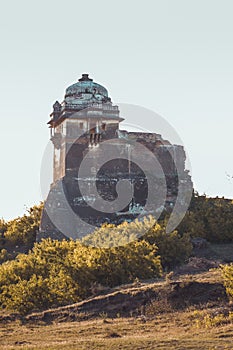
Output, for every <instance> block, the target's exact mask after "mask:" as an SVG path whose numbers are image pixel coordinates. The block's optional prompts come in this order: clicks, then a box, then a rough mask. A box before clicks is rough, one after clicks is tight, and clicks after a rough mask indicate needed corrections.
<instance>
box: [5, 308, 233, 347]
mask: <svg viewBox="0 0 233 350" xmlns="http://www.w3.org/2000/svg"><path fill="white" fill-rule="evenodd" d="M232 342H233V327H232V324H227V325H223V326H220V327H217V328H216V327H213V328H208V331H207V330H206V329H205V328H202V327H201V328H200V327H197V326H196V324H195V322H194V321H193V310H186V311H184V312H171V313H165V314H162V315H158V316H157V317H155V318H154V319H147V318H146V317H139V318H127V319H124V318H118V319H104V320H103V319H100V318H99V319H96V320H91V321H81V322H65V323H55V322H54V323H52V324H50V325H45V324H30V323H28V324H26V325H21V324H20V323H19V322H14V323H8V324H2V325H1V326H0V348H1V349H2V350H9V349H21V350H22V349H38V350H39V349H40V350H44V349H47V350H48V349H51V350H55V349H56V350H60V349H71V350H72V349H78V350H84V349H88V350H92V349H93V350H99V349H107V350H108V349H109V350H110V349H111V350H116V349H125V350H126V349H134V350H143V349H145V350H152V349H158V350H160V349H183V350H188V349H203V350H205V349H206V350H207V349H208V350H210V349H231V350H232Z"/></svg>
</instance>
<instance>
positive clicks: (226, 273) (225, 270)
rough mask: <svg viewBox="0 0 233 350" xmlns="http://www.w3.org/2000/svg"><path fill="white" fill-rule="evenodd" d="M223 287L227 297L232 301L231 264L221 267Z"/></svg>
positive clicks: (232, 279) (232, 272)
mask: <svg viewBox="0 0 233 350" xmlns="http://www.w3.org/2000/svg"><path fill="white" fill-rule="evenodd" d="M221 270H222V275H223V280H224V286H225V287H226V292H227V294H228V295H229V297H230V298H231V299H232V300H233V264H230V265H222V266H221Z"/></svg>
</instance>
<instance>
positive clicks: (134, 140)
mask: <svg viewBox="0 0 233 350" xmlns="http://www.w3.org/2000/svg"><path fill="white" fill-rule="evenodd" d="M123 120H124V119H123V118H122V117H121V116H120V111H119V108H118V106H116V105H114V104H113V103H112V101H111V98H110V97H109V96H108V91H107V89H106V88H105V87H103V86H102V85H100V84H97V83H95V82H93V80H92V79H90V78H89V76H88V74H83V75H82V77H81V78H80V79H79V80H78V82H77V83H75V84H73V85H71V86H70V87H68V88H67V89H66V93H65V98H64V101H63V102H62V103H59V102H58V101H56V102H55V104H54V105H53V112H52V113H51V115H50V121H49V122H48V124H49V127H50V132H51V135H50V136H51V141H52V143H53V147H54V156H53V183H52V184H51V189H50V192H49V194H48V198H47V200H46V201H45V207H44V211H43V214H42V220H41V227H40V233H39V235H38V237H39V239H40V238H42V237H47V236H52V237H54V238H59V237H64V236H68V237H72V238H80V237H82V236H83V235H85V234H87V233H89V232H91V231H92V230H93V227H98V226H100V225H102V224H103V223H105V222H108V223H114V224H119V223H121V222H122V221H125V220H126V221H131V220H134V219H135V218H136V217H142V216H144V215H149V214H156V213H157V214H158V213H159V214H160V212H161V211H162V210H171V209H172V207H173V206H174V204H175V202H176V200H177V196H178V187H179V182H180V181H182V183H183V184H184V185H185V186H187V188H188V187H189V188H190V186H191V185H192V182H191V178H190V176H189V174H188V171H187V170H186V169H185V152H184V149H183V147H182V146H180V145H172V144H171V143H170V142H169V141H167V140H164V139H163V138H162V136H161V135H159V134H156V133H144V132H129V131H126V130H121V128H120V123H121V122H122V121H123ZM151 155H153V157H154V159H156V161H155V162H153V160H152V158H153V157H152V158H151ZM140 157H141V158H143V162H141V163H140V161H139V162H138V159H139V158H140ZM84 163H85V166H83V164H84ZM140 164H143V165H142V166H140ZM148 176H149V178H151V180H149V182H150V184H152V185H151V186H153V191H152V190H151V189H150V186H149V182H148ZM122 180H123V181H122ZM124 180H126V181H127V182H128V183H129V184H131V187H130V189H129V186H128V185H127V186H128V187H127V186H126V190H125V191H124V186H123V184H124ZM119 181H121V184H122V186H123V187H122V191H121V195H123V197H124V193H125V198H123V199H122V200H121V201H120V203H119V201H118V203H116V201H117V198H118V197H119V193H118V191H117V184H118V183H119ZM185 186H184V188H185ZM130 191H131V192H130ZM151 192H152V194H151ZM153 193H154V196H153ZM155 193H157V195H156V194H155ZM129 194H130V195H131V197H130V200H129V198H128V197H127V196H128V195H129ZM149 197H150V200H149V204H148V203H147V202H148V198H149ZM158 197H161V198H158ZM162 197H163V198H162ZM118 199H119V198H118ZM106 203H107V206H106ZM115 204H116V206H115V207H114V205H115ZM120 204H121V207H119V205H120ZM161 208H162V209H161ZM157 216H158V215H157Z"/></svg>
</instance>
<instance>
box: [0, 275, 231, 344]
mask: <svg viewBox="0 0 233 350" xmlns="http://www.w3.org/2000/svg"><path fill="white" fill-rule="evenodd" d="M230 312H233V306H232V305H230V304H229V302H228V298H227V296H226V293H225V289H224V287H223V286H222V280H221V275H220V273H219V270H211V271H207V272H203V273H200V274H193V275H178V276H174V277H173V279H172V280H171V281H170V280H168V279H167V280H164V279H161V280H159V281H156V282H155V281H154V282H153V281H148V282H143V283H139V282H138V283H137V285H136V284H131V285H125V286H121V287H118V288H113V289H111V290H109V291H105V294H104V295H98V296H96V297H92V298H89V299H87V300H84V301H82V302H80V303H75V304H73V305H69V306H65V307H60V308H56V309H51V310H47V311H44V312H39V313H32V314H30V315H28V316H26V317H17V316H16V315H8V316H7V315H5V316H4V315H2V316H1V322H0V334H1V337H0V346H1V349H3V350H4V349H5V350H8V349H18V348H20V349H40V350H42V349H51V350H52V349H56V350H58V349H81V350H82V349H113V350H114V349H132V348H134V349H136V350H137V349H138V350H139V349H140V350H141V349H148V350H150V349H214V348H218V349H232V340H233V329H232V323H231V322H230V320H229V319H228V318H227V316H226V317H225V319H223V316H222V318H220V317H219V315H229V313H230ZM207 315H210V317H215V318H216V316H217V315H218V319H217V321H215V322H216V324H213V325H209V324H208V323H207V321H206V319H205V318H206V316H207ZM213 319H214V318H213ZM201 322H203V324H202V323H201Z"/></svg>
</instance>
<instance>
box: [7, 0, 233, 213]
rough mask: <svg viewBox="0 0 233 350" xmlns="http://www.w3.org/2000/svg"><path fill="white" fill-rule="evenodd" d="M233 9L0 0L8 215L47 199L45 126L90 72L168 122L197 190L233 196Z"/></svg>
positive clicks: (166, 2)
mask: <svg viewBox="0 0 233 350" xmlns="http://www.w3.org/2000/svg"><path fill="white" fill-rule="evenodd" d="M232 13H233V2H232V1H231V0H221V1H220V0H218V1H216V0H204V1H203V0H195V1H191V0H176V1H174V0H145V1H132V0H128V1H126V0H124V1H123V0H118V1H113V0H108V1H107V0H99V1H98V2H94V1H93V2H92V1H80V0H66V1H59V0H56V1H54V0H47V1H45V0H40V1H33V0H30V1H29V0H21V1H18V2H17V1H1V12H0V42H1V57H0V77H1V78H0V98H1V111H0V116H1V124H0V127H1V137H0V152H1V154H0V156H1V158H0V159H1V172H0V177H1V181H0V217H3V218H5V219H6V220H8V219H11V218H14V217H16V216H18V215H22V214H23V213H24V212H25V208H28V207H30V206H32V205H34V204H37V203H39V201H40V200H42V199H43V198H42V196H41V190H40V171H41V161H42V157H43V154H44V151H45V148H46V146H47V144H48V141H49V130H48V128H47V125H46V123H47V121H48V120H49V114H50V113H51V110H52V104H53V103H54V102H55V101H56V100H59V101H62V99H63V97H64V91H65V89H66V88H67V87H68V86H69V85H71V84H72V83H74V82H76V81H77V80H78V78H79V77H80V76H81V74H82V73H89V74H90V76H91V77H92V78H93V79H94V80H95V81H96V82H98V83H100V84H102V85H104V86H105V87H106V88H107V89H108V91H109V94H110V96H111V98H112V100H113V101H114V103H116V104H117V103H129V104H135V105H140V106H142V107H145V108H148V109H150V110H153V111H154V112H156V113H158V114H159V115H161V116H162V117H163V118H165V119H166V121H168V122H169V123H170V124H171V125H172V126H173V128H174V129H175V130H176V132H177V133H178V134H179V136H180V137H181V139H182V140H183V144H184V145H185V148H186V150H187V153H188V155H189V159H190V162H191V166H192V178H193V182H194V187H195V189H196V190H197V191H198V192H199V193H206V194H207V195H209V196H221V197H222V196H225V197H227V198H233V179H232V180H229V178H228V176H227V174H229V175H233V163H232V149H233V138H232V133H233V98H232V94H233V21H232ZM144 123H145V121H144V120H143V117H142V122H141V125H140V126H141V127H144V128H146V129H149V125H144Z"/></svg>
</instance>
